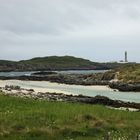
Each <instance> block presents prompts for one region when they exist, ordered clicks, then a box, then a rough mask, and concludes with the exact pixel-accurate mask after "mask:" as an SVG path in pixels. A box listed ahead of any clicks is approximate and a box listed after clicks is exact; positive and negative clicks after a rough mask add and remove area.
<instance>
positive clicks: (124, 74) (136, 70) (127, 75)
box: [116, 64, 140, 83]
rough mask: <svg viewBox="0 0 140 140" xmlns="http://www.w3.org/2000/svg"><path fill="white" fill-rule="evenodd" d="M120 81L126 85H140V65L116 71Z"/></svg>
mask: <svg viewBox="0 0 140 140" xmlns="http://www.w3.org/2000/svg"><path fill="white" fill-rule="evenodd" d="M117 71H118V79H119V80H120V81H123V82H126V83H140V64H138V65H128V66H124V67H123V68H118V69H116V72H117Z"/></svg>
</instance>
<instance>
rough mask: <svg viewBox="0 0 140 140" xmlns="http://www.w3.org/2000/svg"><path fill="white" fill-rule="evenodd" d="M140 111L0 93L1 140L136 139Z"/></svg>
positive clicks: (139, 123) (139, 129) (138, 132)
mask: <svg viewBox="0 0 140 140" xmlns="http://www.w3.org/2000/svg"><path fill="white" fill-rule="evenodd" d="M139 116H140V112H127V111H119V110H113V109H109V108H106V107H104V106H99V105H87V104H79V103H65V102H48V101H40V100H33V99H25V98H18V97H10V96H9V97H8V96H4V95H0V139H1V140H107V139H108V138H107V134H108V133H110V138H109V139H110V140H113V139H114V140H119V139H120V140H122V139H124V140H125V139H126V140H136V137H137V135H138V134H140V119H139Z"/></svg>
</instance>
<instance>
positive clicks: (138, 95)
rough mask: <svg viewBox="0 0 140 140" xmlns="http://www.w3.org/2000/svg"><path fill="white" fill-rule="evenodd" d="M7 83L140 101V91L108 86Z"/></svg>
mask: <svg viewBox="0 0 140 140" xmlns="http://www.w3.org/2000/svg"><path fill="white" fill-rule="evenodd" d="M5 83H6V84H9V85H10V84H12V85H19V86H21V87H22V88H37V89H38V90H40V91H42V89H43V91H46V92H47V91H48V89H52V90H54V91H55V92H56V91H58V92H59V93H60V92H61V93H70V94H82V95H87V96H92V97H94V96H96V95H102V96H106V97H109V98H111V99H115V100H122V101H130V102H137V103H140V92H115V91H113V90H112V89H110V88H108V87H106V86H79V85H66V84H57V83H50V82H46V81H19V80H7V81H6V82H5Z"/></svg>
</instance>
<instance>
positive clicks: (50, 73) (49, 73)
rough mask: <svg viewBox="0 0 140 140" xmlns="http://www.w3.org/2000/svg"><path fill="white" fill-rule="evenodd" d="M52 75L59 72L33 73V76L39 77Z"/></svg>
mask: <svg viewBox="0 0 140 140" xmlns="http://www.w3.org/2000/svg"><path fill="white" fill-rule="evenodd" d="M52 74H57V72H53V71H40V72H35V73H32V74H31V75H32V76H35V75H38V76H41V75H42V76H44V75H52Z"/></svg>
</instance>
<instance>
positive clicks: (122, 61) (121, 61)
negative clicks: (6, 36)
mask: <svg viewBox="0 0 140 140" xmlns="http://www.w3.org/2000/svg"><path fill="white" fill-rule="evenodd" d="M67 56H68V57H74V58H81V59H85V60H89V61H91V62H97V63H125V60H123V59H122V60H119V61H93V60H90V59H88V58H84V57H77V56H72V55H71V56H70V55H59V56H58V55H51V56H39V57H38V56H37V57H32V58H29V59H21V60H9V59H0V61H15V62H19V61H26V60H31V59H34V58H45V57H67ZM126 63H137V64H140V63H139V62H132V61H128V62H126Z"/></svg>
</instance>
